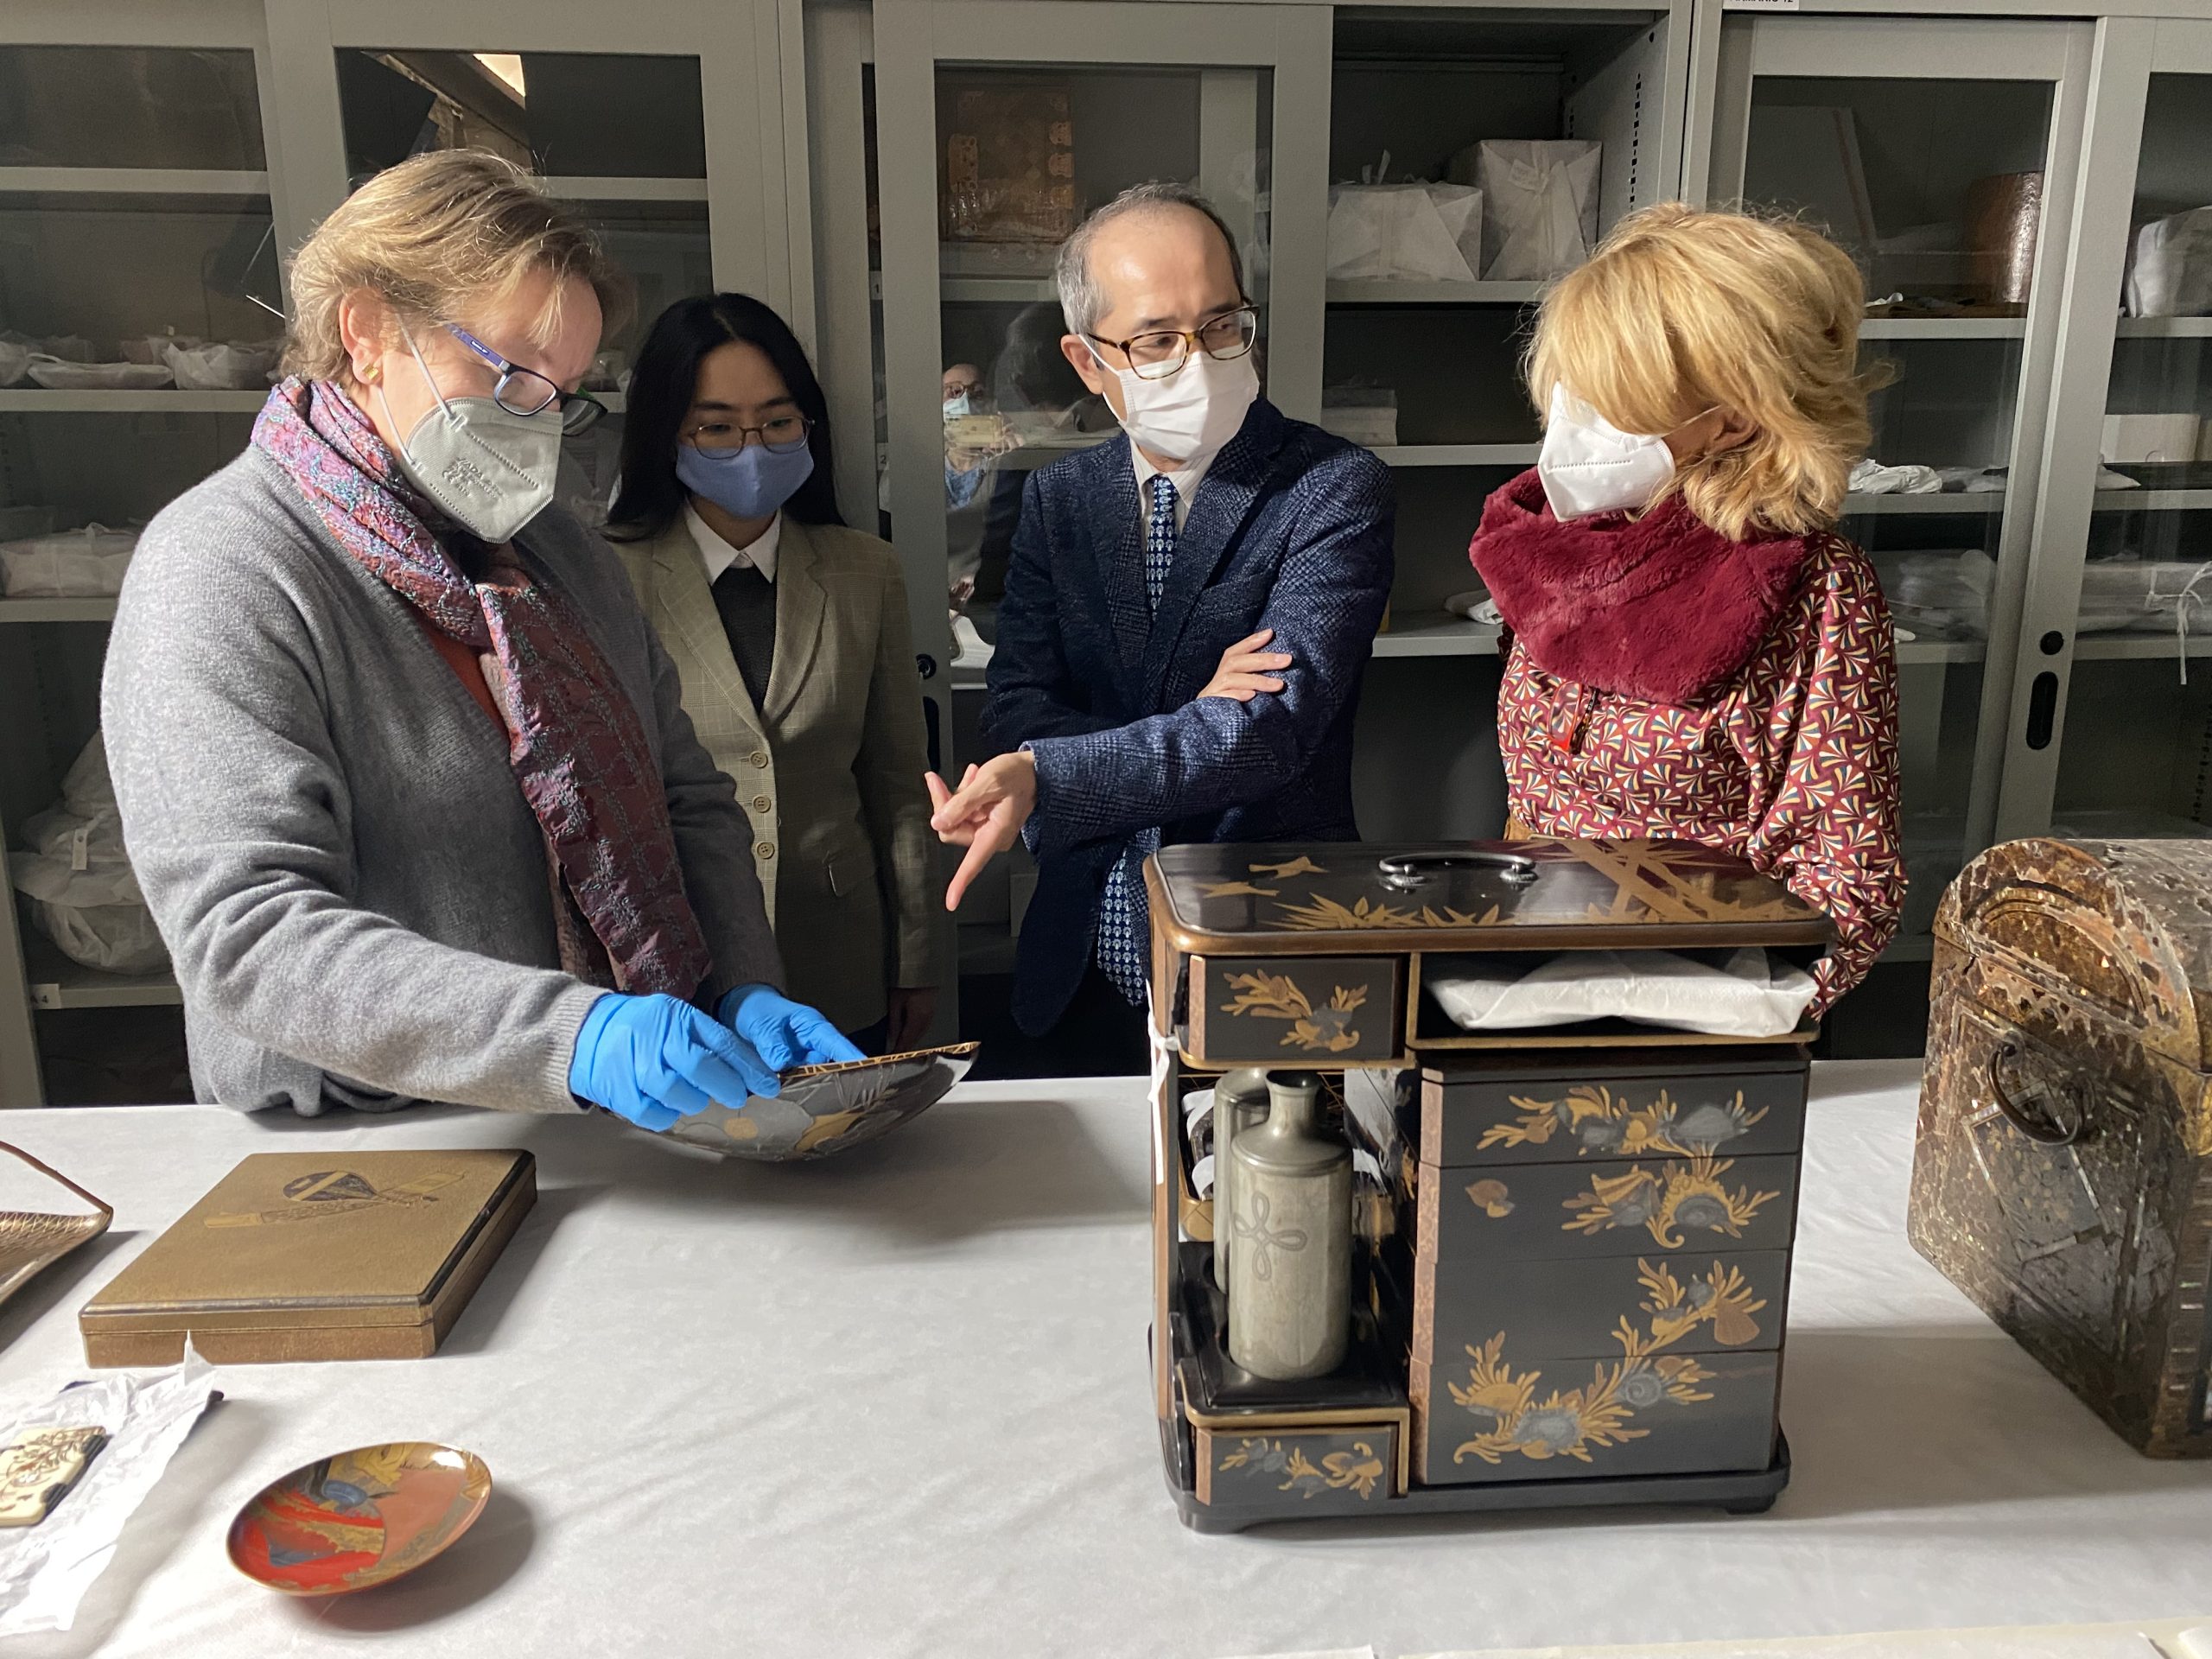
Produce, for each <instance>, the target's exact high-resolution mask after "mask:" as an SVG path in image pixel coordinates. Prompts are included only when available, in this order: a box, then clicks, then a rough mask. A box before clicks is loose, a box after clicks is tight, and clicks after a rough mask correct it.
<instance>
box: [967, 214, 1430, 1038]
mask: <svg viewBox="0 0 2212 1659" xmlns="http://www.w3.org/2000/svg"><path fill="white" fill-rule="evenodd" d="M1058 284H1059V289H1060V303H1061V308H1062V309H1063V311H1064V312H1065V316H1066V319H1067V323H1068V327H1069V328H1070V330H1071V332H1070V333H1069V334H1068V335H1067V336H1066V338H1065V340H1063V341H1062V342H1061V348H1062V350H1063V351H1064V352H1065V353H1066V354H1067V357H1068V359H1069V361H1070V362H1071V364H1072V365H1074V367H1075V370H1076V372H1077V373H1078V374H1079V375H1081V376H1082V378H1083V380H1084V385H1087V386H1088V387H1090V390H1091V391H1094V392H1096V393H1099V394H1101V395H1103V397H1105V398H1106V400H1107V402H1108V403H1109V404H1110V405H1111V406H1112V408H1113V410H1114V413H1115V415H1116V417H1118V418H1119V419H1120V421H1121V423H1122V428H1123V431H1122V435H1120V436H1117V437H1116V438H1115V439H1114V440H1113V441H1112V442H1108V443H1104V444H1101V445H1099V446H1098V447H1097V448H1093V449H1090V450H1087V451H1084V452H1083V453H1081V454H1075V455H1071V456H1069V457H1068V458H1067V459H1065V460H1064V461H1058V462H1057V463H1055V464H1054V465H1052V466H1051V467H1046V468H1045V469H1043V470H1042V471H1040V472H1039V473H1037V474H1035V475H1034V476H1033V477H1032V479H1031V480H1030V481H1029V484H1028V486H1027V492H1026V494H1025V497H1024V499H1023V501H1022V509H1021V519H1020V525H1019V527H1018V528H1017V530H1016V531H1015V534H1014V548H1013V553H1012V556H1011V560H1010V563H1009V566H1008V569H1007V581H1006V597H1005V600H1004V601H1003V603H1002V604H1001V607H1000V608H999V614H998V639H997V641H996V643H995V647H994V650H993V653H992V657H991V664H990V669H989V671H988V682H987V683H988V692H989V696H988V701H987V702H986V703H985V706H984V710H983V716H982V730H983V734H984V736H985V739H986V740H987V741H988V742H989V743H990V744H991V745H992V747H994V748H995V749H998V750H1001V751H1003V752H1002V753H999V754H998V755H997V756H996V757H995V758H994V759H992V760H988V761H987V762H986V763H984V764H983V765H982V766H971V767H969V772H968V775H967V777H966V778H964V779H963V780H962V785H961V787H960V789H959V790H958V791H957V792H955V791H951V790H950V789H949V788H947V787H946V785H944V782H943V781H942V780H940V779H936V778H932V779H931V780H930V784H931V794H932V797H933V799H934V801H935V803H936V808H937V810H936V814H935V816H934V817H933V818H932V820H931V822H932V823H933V825H934V826H935V828H936V829H938V834H939V836H940V837H941V838H942V839H943V840H944V841H946V842H952V843H955V844H958V845H963V846H965V847H966V848H967V849H968V851H967V854H966V856H965V857H964V858H963V860H962V862H961V865H960V869H959V872H958V874H956V875H955V876H954V878H953V880H952V883H951V886H950V888H949V889H948V891H947V893H946V896H945V903H946V906H947V908H949V909H950V908H957V906H958V905H959V902H960V898H961V895H962V894H963V892H964V891H965V890H966V888H967V886H968V884H969V881H970V880H972V879H973V878H974V876H975V875H976V872H978V871H979V870H980V869H982V867H983V865H984V864H985V863H987V862H988V861H989V860H990V859H991V858H992V857H993V856H995V855H996V854H998V853H999V852H1001V851H1003V850H1004V849H1007V847H1010V846H1011V845H1013V843H1014V841H1015V839H1016V838H1017V837H1020V838H1021V839H1023V840H1026V841H1027V842H1028V844H1029V846H1030V848H1031V850H1032V851H1033V853H1034V854H1035V855H1036V858H1037V863H1038V876H1037V891H1036V893H1035V896H1034V897H1033V899H1031V901H1030V904H1029V908H1028V912H1027V915H1026V916H1025V917H1024V918H1023V921H1022V926H1021V941H1020V952H1019V956H1018V957H1017V964H1016V973H1015V977H1014V1019H1015V1022H1016V1024H1017V1025H1019V1026H1020V1028H1021V1030H1022V1031H1023V1032H1025V1033H1028V1034H1030V1035H1032V1036H1038V1035H1041V1034H1043V1033H1046V1032H1047V1031H1048V1030H1055V1027H1057V1030H1056V1031H1055V1035H1056V1036H1065V1037H1066V1038H1068V1039H1071V1040H1073V1041H1076V1042H1077V1043H1079V1044H1083V1045H1084V1046H1089V1047H1090V1048H1092V1049H1093V1050H1098V1049H1101V1048H1103V1049H1104V1050H1106V1051H1107V1052H1105V1053H1103V1054H1102V1055H1099V1056H1098V1058H1099V1059H1100V1060H1101V1061H1102V1062H1103V1064H1107V1065H1111V1066H1112V1067H1113V1069H1116V1070H1121V1071H1128V1070H1139V1069H1141V1068H1142V1065H1143V1058H1144V1050H1143V1046H1142V1027H1141V1020H1140V1019H1139V1018H1138V1016H1137V1013H1136V1010H1137V1009H1139V1008H1141V1006H1142V1002H1143V998H1144V995H1145V992H1144V978H1145V964H1146V963H1147V961H1148V960H1149V954H1148V949H1149V948H1148V938H1149V930H1148V924H1147V915H1146V906H1145V894H1144V886H1143V879H1142V867H1143V861H1144V859H1145V858H1146V856H1147V855H1148V854H1150V853H1151V852H1152V851H1153V850H1154V849H1157V848H1158V847H1160V846H1161V845H1162V844H1164V843H1168V842H1191V841H1255V842H1256V841H1338V840H1351V839H1354V838H1356V837H1357V833H1358V832H1357V829H1356V828H1355V826H1354V824H1353V822H1352V802H1351V739H1352V718H1353V715H1354V712H1355V710H1356V709H1357V704H1358V700H1359V686H1360V678H1361V675H1362V674H1363V671H1364V670H1365V668H1366V664H1367V659H1368V656H1369V654H1370V651H1371V650H1372V648H1373V645H1374V641H1375V633H1376V628H1377V626H1379V625H1380V623H1381V620H1382V616H1383V605H1384V602H1385V601H1387V600H1388V598H1389V591H1390V579H1391V569H1392V556H1391V527H1392V517H1393V512H1394V497H1393V491H1392V487H1391V482H1390V475H1389V469H1388V468H1387V467H1384V466H1383V463H1382V462H1381V461H1378V460H1376V457H1375V456H1374V455H1373V454H1370V453H1369V452H1368V451H1366V450H1364V449H1361V448H1356V447H1354V446H1353V445H1351V444H1349V443H1346V442H1344V441H1343V440H1342V439H1339V438H1336V437H1332V436H1331V435H1329V434H1327V433H1325V432H1323V431H1322V430H1320V429H1319V428H1318V427H1313V426H1308V425H1306V424H1305V423H1303V422H1299V421H1293V420H1289V419H1287V418H1286V417H1285V416H1283V415H1281V413H1280V412H1278V411H1277V410H1275V408H1274V406H1273V405H1272V404H1268V402H1267V401H1266V400H1265V399H1263V398H1262V397H1259V395H1258V391H1259V387H1258V378H1257V376H1256V374H1255V372H1254V365H1253V363H1252V359H1251V350H1252V346H1253V344H1254V339H1255V334H1256V320H1255V313H1254V310H1253V308H1252V307H1251V306H1250V304H1249V301H1248V300H1247V298H1246V296H1245V293H1244V289H1243V273H1242V271H1241V270H1240V268H1239V264H1238V260H1237V256H1236V246H1235V244H1234V242H1233V241H1232V240H1231V238H1230V235H1229V232H1228V231H1227V229H1226V227H1225V226H1224V225H1223V224H1222V222H1221V220H1220V219H1219V218H1218V217H1217V216H1216V215H1215V213H1213V210H1212V209H1211V207H1208V206H1207V205H1206V204H1205V201H1204V200H1203V199H1201V198H1200V197H1198V195H1196V194H1194V193H1192V192H1191V191H1189V190H1186V189H1185V188H1182V187H1180V186H1176V185H1145V186H1140V187H1138V188H1136V189H1135V190H1132V191H1129V192H1127V193H1125V194H1123V195H1122V197H1120V198H1119V199H1117V200H1116V201H1114V202H1113V203H1111V204H1110V205H1109V206H1108V207H1103V208H1102V209H1100V210H1099V211H1098V212H1097V213H1094V214H1093V215H1092V216H1091V217H1090V219H1088V220H1086V221H1085V222H1084V225H1083V226H1082V227H1081V228H1080V229H1078V230H1077V232H1076V234H1075V235H1074V236H1073V237H1072V238H1070V239H1069V242H1068V244H1067V245H1066V246H1065V248H1064V249H1063V250H1062V251H1061V255H1060V263H1059V271H1058ZM1102 1033H1105V1035H1104V1036H1103V1038H1102Z"/></svg>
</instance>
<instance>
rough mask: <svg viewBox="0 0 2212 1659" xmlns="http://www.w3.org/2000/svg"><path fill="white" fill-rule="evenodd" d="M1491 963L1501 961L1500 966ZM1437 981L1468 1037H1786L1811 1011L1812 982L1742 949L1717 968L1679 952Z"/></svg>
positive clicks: (1436, 990)
mask: <svg viewBox="0 0 2212 1659" xmlns="http://www.w3.org/2000/svg"><path fill="white" fill-rule="evenodd" d="M1492 960H1495V959H1494V958H1493V959H1492ZM1439 965H1440V967H1441V968H1443V969H1444V971H1442V972H1440V973H1438V974H1435V975H1433V976H1429V977H1428V978H1427V986H1428V988H1429V990H1430V992H1431V993H1432V994H1433V995H1434V996H1435V998H1436V1000H1437V1002H1438V1003H1439V1004H1440V1006H1441V1007H1443V1009H1444V1011H1445V1013H1446V1014H1450V1015H1451V1016H1452V1022H1453V1023H1454V1024H1456V1025H1458V1026H1459V1027H1462V1028H1463V1029H1465V1030H1467V1031H1527V1030H1529V1029H1531V1028H1533V1027H1542V1026H1571V1025H1578V1024H1580V1023H1581V1022H1582V1021H1584V1020H1608V1019H1611V1020H1628V1021H1630V1023H1631V1024H1635V1025H1639V1026H1662V1027H1666V1028H1667V1029H1669V1030H1670V1031H1694V1032H1701V1033H1705V1034H1707V1035H1709V1036H1714V1037H1781V1036H1785V1035H1787V1034H1788V1033H1790V1032H1793V1031H1795V1030H1796V1028H1797V1022H1798V1021H1799V1020H1801V1019H1802V1018H1803V1017H1804V1014H1805V1010H1806V1008H1807V1007H1808V1006H1809V1005H1810V1004H1811V1002H1812V1000H1813V994H1814V990H1815V986H1814V984H1813V976H1811V975H1810V974H1808V973H1807V972H1805V970H1804V969H1802V968H1794V967H1791V966H1790V965H1789V964H1788V963H1774V962H1770V961H1769V959H1768V957H1767V954H1766V952H1765V951H1764V950H1758V949H1757V948H1751V949H1745V950H1738V951H1736V952H1734V953H1733V954H1732V955H1731V956H1730V957H1729V958H1728V960H1727V962H1726V963H1725V964H1724V965H1721V966H1719V967H1714V966H1713V965H1710V964H1708V963H1702V962H1700V961H1698V960H1696V959H1695V958H1694V957H1685V956H1680V955H1677V954H1676V953H1675V952H1674V951H1671V950H1569V951H1563V952H1561V953H1560V955H1558V956H1555V957H1545V958H1544V959H1543V960H1541V962H1539V963H1537V964H1536V965H1535V967H1534V968H1529V969H1522V968H1520V967H1518V966H1517V964H1509V965H1507V966H1504V967H1503V968H1494V967H1491V966H1490V965H1489V964H1488V963H1484V964H1481V965H1479V966H1478V965H1477V964H1476V963H1473V962H1470V963H1467V964H1466V966H1465V968H1464V969H1452V968H1451V967H1450V966H1449V965H1448V964H1446V963H1440V964H1439Z"/></svg>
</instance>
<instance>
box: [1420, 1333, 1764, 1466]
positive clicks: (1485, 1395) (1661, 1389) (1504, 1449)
mask: <svg viewBox="0 0 2212 1659" xmlns="http://www.w3.org/2000/svg"><path fill="white" fill-rule="evenodd" d="M1510 1346H1511V1344H1505V1351H1503V1352H1497V1353H1484V1354H1482V1355H1478V1356H1477V1357H1474V1358H1469V1357H1466V1356H1465V1355H1462V1356H1460V1357H1458V1358H1457V1359H1455V1360H1453V1361H1452V1362H1450V1363H1439V1364H1436V1365H1433V1366H1432V1365H1429V1364H1427V1363H1420V1362H1416V1363H1414V1366H1413V1368H1412V1372H1411V1376H1410V1377H1409V1379H1408V1384H1409V1388H1410V1390H1411V1394H1412V1398H1413V1408H1414V1427H1413V1435H1414V1443H1413V1470H1414V1480H1415V1481H1417V1482H1418V1483H1420V1484H1421V1485H1423V1486H1466V1485H1475V1484H1481V1483H1483V1482H1485V1481H1504V1480H1573V1479H1576V1478H1591V1477H1602V1476H1608V1475H1681V1474H1703V1473H1713V1474H1720V1473H1726V1472H1730V1471H1741V1470H1758V1469H1764V1468H1765V1467H1766V1466H1767V1465H1769V1464H1770V1462H1772V1461H1773V1458H1774V1427H1775V1408H1776V1403H1777V1402H1776V1395H1777V1389H1778V1385H1779V1383H1780V1381H1781V1374H1782V1365H1781V1356H1780V1355H1778V1354H1773V1353H1762V1354H1705V1355H1698V1356H1689V1355H1665V1354H1662V1355H1657V1356H1654V1357H1650V1358H1648V1359H1641V1360H1632V1359H1624V1358H1623V1357H1621V1356H1620V1354H1619V1352H1618V1351H1615V1352H1614V1353H1613V1354H1612V1355H1611V1356H1610V1357H1599V1358H1582V1359H1561V1360H1546V1361H1544V1362H1542V1363H1540V1364H1535V1365H1519V1364H1516V1363H1514V1359H1513V1355H1512V1353H1511V1352H1510Z"/></svg>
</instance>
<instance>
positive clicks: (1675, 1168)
mask: <svg viewBox="0 0 2212 1659" xmlns="http://www.w3.org/2000/svg"><path fill="white" fill-rule="evenodd" d="M1734 1167H1735V1162H1734V1160H1732V1159H1728V1158H1718V1159H1716V1158H1713V1157H1711V1156H1709V1155H1707V1154H1698V1155H1697V1156H1695V1157H1693V1158H1691V1159H1689V1160H1687V1161H1683V1162H1676V1163H1672V1164H1669V1165H1667V1166H1663V1167H1662V1168H1659V1169H1646V1168H1645V1167H1644V1166H1643V1165H1641V1164H1637V1165H1636V1166H1633V1167H1631V1168H1630V1170H1629V1172H1628V1173H1627V1174H1625V1175H1603V1176H1598V1177H1595V1178H1593V1179H1592V1181H1591V1183H1590V1190H1589V1191H1588V1192H1580V1193H1577V1194H1576V1195H1575V1196H1574V1197H1573V1198H1569V1199H1567V1204H1566V1208H1567V1209H1568V1210H1571V1211H1575V1212H1576V1213H1575V1214H1573V1215H1572V1216H1570V1217H1568V1218H1567V1220H1565V1221H1563V1222H1561V1223H1560V1230H1561V1231H1563V1232H1570V1233H1577V1232H1579V1233H1584V1234H1586V1235H1588V1236H1592V1237H1595V1236H1597V1235H1598V1234H1599V1233H1602V1232H1608V1231H1611V1230H1612V1229H1614V1228H1616V1227H1642V1228H1644V1229H1645V1230H1648V1231H1649V1233H1650V1235H1651V1236H1652V1238H1653V1240H1654V1241H1655V1242H1656V1243H1658V1245H1659V1246H1660V1248H1662V1249H1669V1250H1676V1249H1681V1247H1682V1232H1681V1230H1682V1229H1683V1228H1685V1227H1689V1228H1694V1229H1697V1230H1701V1231H1705V1232H1713V1233H1726V1234H1727V1235H1728V1236H1729V1237H1731V1238H1741V1237H1742V1236H1744V1228H1745V1224H1748V1223H1749V1222H1751V1220H1752V1219H1753V1217H1756V1216H1758V1212H1759V1211H1761V1210H1762V1209H1764V1207H1765V1206H1766V1205H1769V1204H1771V1203H1772V1202H1773V1201H1774V1200H1775V1199H1777V1198H1780V1197H1781V1196H1782V1194H1781V1193H1779V1192H1753V1191H1751V1188H1750V1187H1748V1186H1739V1187H1738V1188H1737V1189H1736V1190H1735V1191H1734V1192H1730V1191H1729V1190H1728V1189H1727V1188H1726V1186H1724V1185H1722V1184H1721V1181H1720V1177H1721V1176H1722V1175H1724V1174H1726V1173H1727V1172H1728V1171H1729V1170H1731V1169H1732V1168H1734ZM1476 1185H1478V1186H1492V1185H1498V1183H1497V1182H1491V1181H1480V1182H1477V1183H1476ZM1503 1191H1504V1189H1503V1186H1499V1192H1500V1194H1501V1195H1502V1194H1503ZM1467 1196H1468V1197H1469V1198H1474V1197H1475V1189H1474V1187H1469V1188H1468V1189H1467ZM1476 1202H1477V1203H1478V1204H1479V1203H1480V1202H1481V1200H1480V1199H1479V1198H1477V1199H1476ZM1508 1207H1509V1208H1510V1205H1509V1206H1508ZM1490 1213H1491V1215H1497V1213H1498V1211H1495V1210H1492V1211H1490Z"/></svg>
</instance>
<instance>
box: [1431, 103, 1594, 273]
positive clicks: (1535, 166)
mask: <svg viewBox="0 0 2212 1659" xmlns="http://www.w3.org/2000/svg"><path fill="white" fill-rule="evenodd" d="M1603 154H1604V147H1603V146H1602V145H1600V144H1599V143H1598V142H1597V141H1596V140H1595V139H1590V138H1485V139H1484V140H1483V141H1482V142H1481V143H1478V144H1477V145H1476V146H1475V147H1474V156H1473V158H1472V162H1473V164H1472V168H1471V177H1472V180H1473V182H1474V183H1476V184H1477V185H1478V186H1480V187H1481V189H1482V193H1483V246H1484V249H1486V250H1487V257H1488V258H1489V260H1490V265H1489V268H1488V269H1487V270H1484V272H1483V276H1484V279H1485V280H1486V281H1489V282H1493V283H1541V282H1546V281H1548V280H1549V279H1550V278H1552V277H1560V276H1564V275H1566V273H1567V272H1568V271H1570V270H1573V269H1574V268H1575V266H1577V265H1579V264H1581V263H1582V262H1583V261H1584V260H1585V259H1587V258H1588V257H1590V250H1591V249H1592V248H1593V247H1595V246H1596V245H1597V242H1598V176H1599V165H1600V162H1601V161H1602V158H1603ZM1469 172H1470V169H1469V167H1468V156H1467V154H1466V152H1465V151H1464V150H1463V151H1461V152H1460V154H1459V156H1454V157H1453V158H1452V175H1453V176H1454V177H1455V178H1457V177H1462V176H1466V175H1469Z"/></svg>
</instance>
